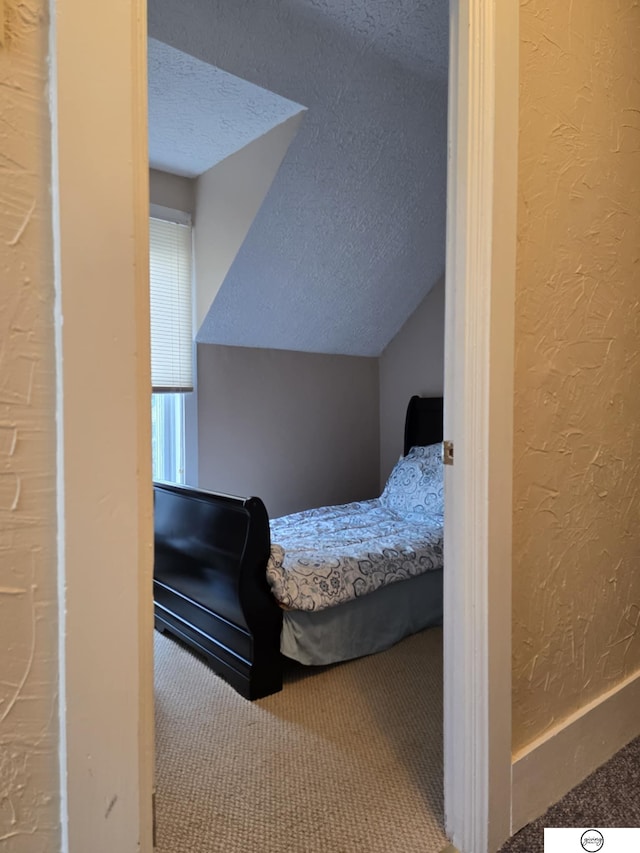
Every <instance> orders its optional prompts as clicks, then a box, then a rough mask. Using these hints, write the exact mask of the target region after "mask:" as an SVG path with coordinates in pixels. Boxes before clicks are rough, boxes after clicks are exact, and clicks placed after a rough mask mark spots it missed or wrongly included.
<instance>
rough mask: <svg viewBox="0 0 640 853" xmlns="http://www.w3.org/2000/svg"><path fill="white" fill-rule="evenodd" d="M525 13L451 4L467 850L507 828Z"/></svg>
mask: <svg viewBox="0 0 640 853" xmlns="http://www.w3.org/2000/svg"><path fill="white" fill-rule="evenodd" d="M518 16H519V7H518V4H517V3H515V2H512V0H452V2H451V5H450V67H449V133H448V137H449V159H448V188H447V273H446V284H445V289H446V316H445V390H444V399H445V414H444V432H445V438H447V439H450V440H452V441H453V442H454V465H453V466H451V467H446V468H445V471H446V474H445V502H446V505H445V514H446V519H447V520H446V524H445V545H444V548H445V556H444V559H445V565H446V566H447V571H446V572H445V588H444V673H445V674H444V765H445V767H444V777H445V789H444V799H445V816H446V829H447V834H448V836H449V838H450V839H451V840H452V842H453V844H454V845H455V846H456V847H457V848H458V849H460V850H462V851H465V853H471V851H473V853H486V851H494V850H496V849H497V848H498V847H499V846H500V845H501V843H502V842H503V841H504V840H505V839H506V838H508V837H509V835H510V834H511V763H512V762H511V573H512V556H511V530H512V513H513V506H512V478H513V462H512V455H513V453H512V447H513V362H514V300H515V269H516V212H517V204H516V201H517V157H518V24H519V21H518Z"/></svg>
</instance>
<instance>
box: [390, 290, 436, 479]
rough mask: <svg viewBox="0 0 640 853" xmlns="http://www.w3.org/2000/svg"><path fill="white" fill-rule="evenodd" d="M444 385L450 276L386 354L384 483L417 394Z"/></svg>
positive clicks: (429, 393)
mask: <svg viewBox="0 0 640 853" xmlns="http://www.w3.org/2000/svg"><path fill="white" fill-rule="evenodd" d="M443 387H444V280H443V279H441V280H440V281H439V282H438V283H437V284H436V285H434V287H433V288H432V290H430V291H429V293H428V294H427V295H426V297H425V298H424V299H423V301H422V302H421V303H420V305H419V306H418V308H417V309H416V310H415V312H414V313H413V314H412V315H411V317H409V319H408V320H407V322H406V323H405V324H404V326H403V327H402V328H401V329H400V331H399V332H398V334H397V335H396V336H395V338H394V339H393V340H392V341H391V343H390V344H389V346H388V347H387V348H386V349H385V350H384V352H383V353H382V355H381V356H380V485H381V487H383V486H384V484H385V483H386V481H387V478H388V476H389V474H390V472H391V469H392V468H393V466H394V464H395V463H396V462H397V460H398V457H399V456H400V454H401V453H402V447H403V440H404V417H405V412H406V408H407V403H408V402H409V400H410V398H411V397H412V396H413V395H414V394H420V395H422V396H433V397H435V396H438V395H441V394H442V393H443Z"/></svg>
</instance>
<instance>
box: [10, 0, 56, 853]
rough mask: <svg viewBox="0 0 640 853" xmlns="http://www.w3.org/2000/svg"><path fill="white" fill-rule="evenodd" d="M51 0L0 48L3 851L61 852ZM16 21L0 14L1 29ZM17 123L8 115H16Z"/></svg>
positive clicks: (36, 3)
mask: <svg viewBox="0 0 640 853" xmlns="http://www.w3.org/2000/svg"><path fill="white" fill-rule="evenodd" d="M47 5H48V4H47V3H46V2H45V0H26V2H25V3H24V4H23V5H22V10H21V14H17V13H14V14H12V15H11V40H10V41H9V42H5V44H4V45H2V46H1V47H0V115H2V116H3V118H6V119H7V120H6V121H3V122H2V127H1V129H0V149H1V150H2V164H3V165H2V172H1V177H0V194H1V195H2V204H1V205H0V269H1V270H2V273H1V274H0V673H1V676H0V848H2V849H3V850H5V851H7V853H9V851H11V853H28V851H32V850H36V849H37V850H58V849H59V848H60V819H59V812H60V798H59V790H60V785H59V772H58V748H59V731H58V730H59V723H58V705H57V695H58V657H59V656H58V648H57V647H58V618H57V603H58V590H57V545H56V533H57V531H56V492H55V490H56V444H55V384H56V375H55V350H54V320H53V312H54V289H53V252H52V241H51V202H50V198H49V191H48V184H49V176H50V172H51V162H50V159H51V158H50V144H51V139H50V127H49V121H48V110H47V100H46V93H47V84H48V68H47V60H46V49H47V38H48V22H47ZM5 20H6V21H8V20H9V11H8V10H7V13H6V19H5V18H4V16H3V18H2V19H0V25H2V26H4V24H5ZM9 119H10V120H9Z"/></svg>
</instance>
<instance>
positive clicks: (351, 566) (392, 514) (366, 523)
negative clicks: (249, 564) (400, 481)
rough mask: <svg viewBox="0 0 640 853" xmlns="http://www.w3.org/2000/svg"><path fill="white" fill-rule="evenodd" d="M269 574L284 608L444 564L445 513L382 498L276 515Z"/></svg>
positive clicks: (318, 603)
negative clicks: (401, 507) (410, 510)
mask: <svg viewBox="0 0 640 853" xmlns="http://www.w3.org/2000/svg"><path fill="white" fill-rule="evenodd" d="M271 542H272V545H271V555H270V558H269V561H268V564H267V579H268V581H269V585H270V587H271V591H272V593H273V595H274V596H275V598H276V599H277V601H278V602H279V604H280V605H281V606H282V607H283V608H284V609H285V610H296V611H298V610H300V611H307V612H317V611H322V610H325V609H328V608H333V607H335V606H337V605H342V604H344V603H345V602H349V601H353V600H355V599H359V598H362V597H364V596H368V595H370V594H371V593H373V592H375V591H376V590H379V589H381V588H382V587H385V586H388V585H391V584H395V583H397V582H399V581H406V580H407V579H409V578H413V577H417V576H418V575H421V574H424V573H425V572H430V571H435V570H438V569H441V568H442V543H443V517H442V515H441V514H440V513H437V512H434V513H428V512H424V511H423V512H422V513H421V514H420V515H419V516H417V515H416V514H413V515H411V517H406V516H403V515H400V514H399V513H398V512H396V511H394V510H393V509H390V508H389V507H388V506H386V505H385V504H384V503H383V502H382V500H381V499H380V498H376V499H375V500H370V501H361V502H354V503H349V504H341V505H338V506H331V507H320V508H318V509H311V510H305V511H303V512H298V513H294V514H292V515H288V516H283V517H282V518H277V519H273V520H272V521H271Z"/></svg>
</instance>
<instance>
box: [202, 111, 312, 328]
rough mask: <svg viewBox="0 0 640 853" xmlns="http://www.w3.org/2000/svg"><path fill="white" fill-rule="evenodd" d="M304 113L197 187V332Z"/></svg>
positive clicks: (230, 159) (206, 175) (232, 158)
mask: <svg viewBox="0 0 640 853" xmlns="http://www.w3.org/2000/svg"><path fill="white" fill-rule="evenodd" d="M303 115H304V113H299V114H298V115H295V116H293V117H292V118H290V119H287V120H286V121H284V122H282V124H279V125H278V126H277V127H274V128H273V130H270V131H269V132H268V133H265V134H264V136H261V137H260V138H259V139H256V140H254V141H253V142H251V143H249V145H247V146H245V147H244V148H242V149H241V150H240V151H237V152H236V153H235V154H232V155H231V156H230V157H227V158H226V159H225V160H222V161H221V162H220V163H218V164H217V165H216V166H214V167H213V168H212V169H209V171H207V172H205V173H204V174H203V175H200V177H199V178H198V179H197V181H196V193H195V211H196V213H195V227H194V249H195V269H196V328H197V329H200V326H201V325H202V322H203V320H204V319H205V317H206V316H207V313H208V311H209V308H210V307H211V303H212V302H213V300H214V299H215V297H216V294H217V293H218V290H219V289H220V287H221V285H222V282H223V281H224V278H225V276H226V274H227V272H228V271H229V268H230V267H231V264H232V263H233V260H234V258H235V256H236V254H237V253H238V249H239V248H240V246H241V245H242V242H243V240H244V239H245V237H246V236H247V233H248V231H249V228H250V227H251V223H252V222H253V220H254V218H255V215H256V213H257V212H258V209H259V208H260V205H261V204H262V202H263V200H264V197H265V196H266V194H267V191H268V190H269V187H270V186H271V183H272V181H273V179H274V177H275V175H276V172H277V171H278V169H279V167H280V164H281V162H282V159H283V158H284V155H285V154H286V152H287V148H288V147H289V144H290V142H291V140H292V139H293V137H294V136H295V135H296V133H297V131H298V127H299V126H300V122H301V121H302V117H303Z"/></svg>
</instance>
